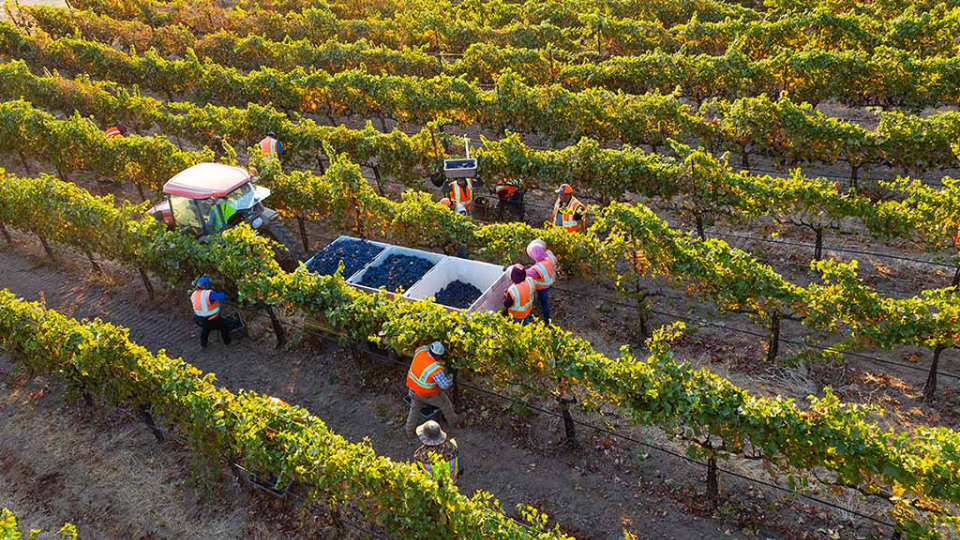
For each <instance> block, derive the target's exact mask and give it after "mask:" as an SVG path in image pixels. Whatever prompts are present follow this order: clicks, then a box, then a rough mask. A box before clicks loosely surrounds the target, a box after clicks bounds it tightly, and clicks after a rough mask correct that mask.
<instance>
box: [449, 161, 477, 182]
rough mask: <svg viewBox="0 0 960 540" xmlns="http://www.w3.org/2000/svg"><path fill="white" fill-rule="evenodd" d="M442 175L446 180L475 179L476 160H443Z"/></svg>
mask: <svg viewBox="0 0 960 540" xmlns="http://www.w3.org/2000/svg"><path fill="white" fill-rule="evenodd" d="M443 175H444V176H446V177H447V178H475V177H476V176H477V160H475V159H473V158H466V159H445V160H443Z"/></svg>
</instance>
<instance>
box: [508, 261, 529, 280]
mask: <svg viewBox="0 0 960 540" xmlns="http://www.w3.org/2000/svg"><path fill="white" fill-rule="evenodd" d="M525 279H527V273H526V271H524V269H523V265H521V264H515V265H513V268H511V269H510V281H512V282H514V283H523V280H525Z"/></svg>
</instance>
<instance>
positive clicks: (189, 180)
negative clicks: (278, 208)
mask: <svg viewBox="0 0 960 540" xmlns="http://www.w3.org/2000/svg"><path fill="white" fill-rule="evenodd" d="M256 180H257V179H256V177H255V176H252V175H251V174H250V173H249V172H247V171H246V170H244V169H242V168H240V167H232V166H229V165H223V164H220V163H199V164H197V165H194V166H192V167H190V168H188V169H185V170H183V171H181V172H180V173H178V174H177V175H176V176H174V177H173V178H171V179H170V180H168V181H167V183H166V184H164V185H163V193H164V194H165V195H166V200H165V201H163V202H161V203H158V204H156V205H154V206H153V207H152V208H150V210H149V212H150V214H152V215H153V216H154V217H155V218H156V219H157V220H159V221H161V222H163V223H164V224H166V225H167V227H169V228H170V229H179V230H182V231H184V232H187V233H189V234H193V235H195V236H197V237H198V238H199V237H205V236H212V235H216V234H219V233H220V232H222V231H223V230H224V229H228V228H230V227H234V226H236V225H237V224H239V223H247V224H249V225H250V226H251V227H252V228H254V229H256V230H257V231H258V232H260V233H262V234H263V235H265V236H267V237H268V238H271V239H273V240H276V241H277V242H280V243H281V244H283V245H284V247H286V248H287V249H286V251H287V253H286V254H284V255H283V256H282V257H280V256H278V260H280V262H281V265H282V266H285V267H288V268H296V266H297V264H298V263H299V261H301V260H305V258H306V257H305V253H304V251H303V248H302V246H300V244H299V243H298V242H296V241H295V240H294V239H293V235H292V234H291V233H290V231H289V230H288V229H287V228H286V226H285V225H284V224H283V222H282V221H281V220H280V217H279V216H278V215H277V213H276V212H275V211H274V210H271V209H270V208H267V207H265V206H263V200H264V199H266V198H267V197H269V196H270V190H269V189H267V188H265V187H263V186H259V185H257V184H256Z"/></svg>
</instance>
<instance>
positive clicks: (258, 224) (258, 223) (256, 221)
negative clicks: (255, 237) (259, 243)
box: [250, 218, 263, 229]
mask: <svg viewBox="0 0 960 540" xmlns="http://www.w3.org/2000/svg"><path fill="white" fill-rule="evenodd" d="M250 226H251V227H253V228H254V229H259V228H260V227H262V226H263V218H256V219H254V220H253V221H251V222H250Z"/></svg>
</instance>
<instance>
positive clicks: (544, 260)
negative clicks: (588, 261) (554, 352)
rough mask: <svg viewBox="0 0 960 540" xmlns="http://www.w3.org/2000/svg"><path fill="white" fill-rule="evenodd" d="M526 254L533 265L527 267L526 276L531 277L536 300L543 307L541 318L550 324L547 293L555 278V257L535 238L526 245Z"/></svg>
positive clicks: (541, 241)
mask: <svg viewBox="0 0 960 540" xmlns="http://www.w3.org/2000/svg"><path fill="white" fill-rule="evenodd" d="M527 255H530V258H531V259H533V263H534V264H533V266H531V267H530V268H527V276H529V277H530V278H531V279H533V286H534V288H536V290H537V301H538V302H540V307H541V308H542V309H543V318H544V320H545V321H547V324H550V304H549V299H548V296H549V293H550V288H551V287H553V284H554V282H555V281H556V280H557V257H556V255H554V254H553V252H552V251H550V250H549V249H547V245H546V244H545V243H544V242H543V240H540V239H539V238H537V239H536V240H534V241H532V242H530V244H528V245H527Z"/></svg>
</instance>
